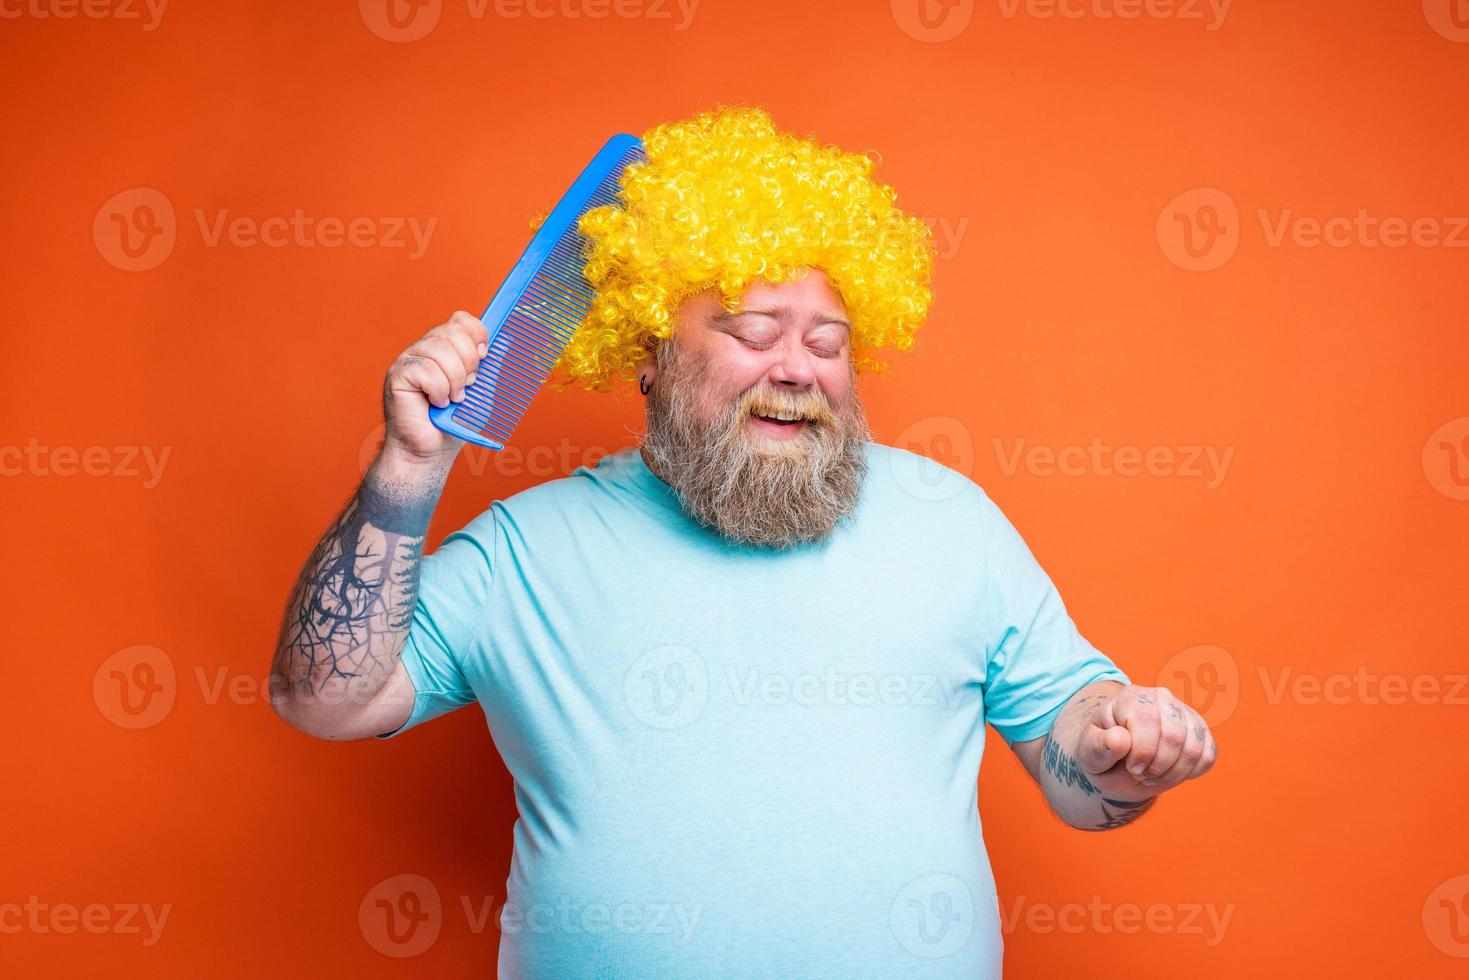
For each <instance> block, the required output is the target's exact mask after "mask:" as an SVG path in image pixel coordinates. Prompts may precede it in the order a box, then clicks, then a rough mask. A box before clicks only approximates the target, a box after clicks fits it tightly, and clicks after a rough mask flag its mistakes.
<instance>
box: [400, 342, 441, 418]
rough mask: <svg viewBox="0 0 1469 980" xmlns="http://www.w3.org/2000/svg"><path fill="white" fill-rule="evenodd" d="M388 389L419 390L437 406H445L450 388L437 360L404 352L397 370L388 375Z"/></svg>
mask: <svg viewBox="0 0 1469 980" xmlns="http://www.w3.org/2000/svg"><path fill="white" fill-rule="evenodd" d="M388 389H389V390H390V391H394V392H401V391H417V392H421V393H422V394H423V395H424V396H425V397H426V398H428V400H429V403H430V404H431V405H434V406H435V407H437V408H447V407H448V406H449V397H450V394H451V392H452V388H451V386H450V384H449V379H448V377H446V376H445V375H444V371H443V369H442V368H440V367H439V365H438V364H437V362H435V361H433V360H432V359H430V358H427V357H419V356H417V355H415V354H405V355H404V357H403V360H402V362H401V364H400V365H399V366H398V368H397V370H396V371H394V372H393V373H392V374H390V375H389V376H388Z"/></svg>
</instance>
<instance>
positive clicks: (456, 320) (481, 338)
mask: <svg viewBox="0 0 1469 980" xmlns="http://www.w3.org/2000/svg"><path fill="white" fill-rule="evenodd" d="M446 325H457V326H460V327H462V328H463V329H464V331H465V332H466V333H468V334H469V339H470V340H472V341H473V342H474V347H475V352H476V354H477V355H478V356H479V357H484V356H485V351H484V348H485V345H486V344H488V343H489V342H490V331H489V329H488V328H486V327H485V324H484V321H483V320H481V319H480V318H479V317H477V316H471V315H470V314H468V313H466V312H464V311H463V310H455V311H454V314H453V315H452V316H450V317H449V320H448V324H446Z"/></svg>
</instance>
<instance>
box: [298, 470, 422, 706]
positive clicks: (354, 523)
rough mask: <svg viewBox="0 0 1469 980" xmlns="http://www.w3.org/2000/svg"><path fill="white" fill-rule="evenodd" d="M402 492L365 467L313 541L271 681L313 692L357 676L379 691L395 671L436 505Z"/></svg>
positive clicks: (348, 683)
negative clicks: (406, 496)
mask: <svg viewBox="0 0 1469 980" xmlns="http://www.w3.org/2000/svg"><path fill="white" fill-rule="evenodd" d="M402 497H403V494H401V493H389V492H387V491H386V490H385V489H384V488H383V487H381V486H380V485H378V484H377V483H376V482H375V481H374V479H373V478H372V475H371V474H369V476H368V477H367V478H366V479H364V480H363V483H362V486H361V488H360V489H359V490H358V493H357V496H356V497H354V498H353V499H352V501H351V502H349V503H348V504H347V507H346V508H345V509H344V510H343V511H342V513H341V515H340V516H339V517H338V518H337V519H336V521H334V522H333V523H332V526H331V527H330V528H328V529H327V531H326V533H325V534H323V535H322V537H321V540H320V541H318V542H317V545H316V548H315V550H314V551H312V553H311V556H310V558H308V559H307V561H306V564H305V566H304V567H303V568H302V569H301V575H300V577H299V578H298V579H297V581H296V586H295V589H294V590H293V591H292V593H291V599H290V602H289V603H288V605H287V607H286V614H285V618H284V621H283V623H282V625H281V635H280V640H279V643H278V645H277V648H276V656H275V663H274V665H273V667H272V674H273V675H274V676H273V677H272V684H273V685H284V686H285V687H287V688H289V689H290V691H291V692H292V693H297V694H300V695H302V696H303V697H313V696H316V695H319V694H321V693H322V691H323V689H324V688H326V687H327V685H329V684H330V685H332V687H333V688H334V689H335V688H337V687H342V688H346V687H348V686H351V685H352V684H353V682H354V681H355V682H356V686H359V687H363V688H365V689H367V690H376V689H377V688H378V687H379V686H380V685H381V684H382V682H383V681H384V680H385V679H386V678H387V676H388V675H389V674H390V673H391V672H392V669H393V666H394V664H395V663H396V658H397V656H398V654H399V653H400V652H401V650H402V647H403V641H404V638H405V636H406V634H407V630H408V627H409V625H410V624H411V623H412V619H413V609H414V606H415V605H416V604H417V601H418V579H419V565H420V562H421V561H422V559H423V544H424V538H425V536H426V533H427V530H428V521H429V517H430V515H431V514H432V511H433V504H434V496H430V498H429V499H427V500H423V501H414V500H409V501H406V502H405V501H404V500H402ZM395 498H398V499H395ZM334 681H335V682H337V683H333V682H334ZM366 692H367V691H364V693H366Z"/></svg>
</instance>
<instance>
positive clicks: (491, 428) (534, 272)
mask: <svg viewBox="0 0 1469 980" xmlns="http://www.w3.org/2000/svg"><path fill="white" fill-rule="evenodd" d="M645 159H646V156H645V155H644V153H643V144H642V141H640V140H639V139H638V138H637V137H636V136H628V135H627V134H625V133H619V134H618V135H616V136H614V137H612V138H611V139H610V140H608V141H607V144H606V145H605V146H603V147H602V149H601V150H600V151H599V152H598V153H597V155H596V156H595V157H593V158H592V162H591V163H589V164H587V168H586V169H585V170H583V171H582V173H581V176H580V177H578V178H577V179H576V183H574V184H572V185H571V187H570V189H569V190H567V192H566V193H565V194H564V195H562V197H561V200H560V201H558V202H556V207H555V208H553V209H552V210H551V214H550V216H549V217H547V218H546V221H545V223H544V224H543V225H541V227H540V230H538V231H537V232H536V234H535V237H534V238H532V239H531V240H530V244H529V245H527V246H526V248H525V252H524V254H522V255H521V256H520V260H519V261H518V262H516V263H515V267H514V268H513V269H511V270H510V275H509V276H507V277H506V278H505V281H504V282H503V283H501V284H500V288H499V289H498V290H496V292H495V298H494V299H492V300H491V301H490V305H489V308H488V309H486V310H485V312H484V315H483V316H481V317H480V320H481V321H483V322H484V325H485V329H486V330H487V331H488V332H489V344H488V347H487V349H486V351H485V356H484V357H483V358H482V359H481V360H480V362H479V368H478V369H477V372H476V377H475V381H474V384H472V385H469V386H468V387H466V388H465V389H464V400H463V401H462V402H456V403H453V404H451V405H449V407H447V408H436V407H434V406H432V405H430V406H429V410H428V417H429V419H431V420H432V421H433V423H434V425H436V426H438V427H439V428H440V429H441V430H443V431H444V432H447V433H449V434H450V435H453V436H458V437H459V438H460V439H463V440H465V441H466V442H472V443H474V444H475V445H478V446H485V447H487V448H489V449H504V448H505V444H506V443H507V442H509V441H510V433H511V432H513V431H514V430H515V426H516V425H517V424H518V423H519V422H520V420H521V418H522V417H523V416H524V415H525V410H526V409H527V408H529V407H530V402H531V399H532V398H534V397H535V396H536V392H537V391H539V390H540V388H541V386H542V385H543V384H545V382H546V377H547V376H548V375H549V374H550V373H551V369H552V368H554V367H555V366H556V361H557V359H559V358H560V357H561V352H562V351H563V350H565V349H566V345H567V344H568V343H569V342H570V341H571V336H572V334H574V333H576V328H577V327H578V326H579V325H580V324H581V322H582V319H583V318H584V317H585V316H586V314H587V311H588V310H590V309H591V306H592V297H593V291H592V287H591V285H590V284H589V283H588V282H587V280H586V276H584V275H583V274H582V269H583V264H584V262H585V256H584V254H583V252H582V248H583V245H584V240H583V237H582V235H581V233H580V232H578V231H577V227H576V226H577V219H579V218H580V217H581V216H582V215H583V214H585V213H586V212H587V211H589V210H591V209H592V208H598V207H602V206H603V205H606V204H615V203H616V200H617V192H618V190H619V187H620V184H621V180H622V172H623V170H624V169H625V168H626V167H627V165H628V164H630V163H635V162H639V161H642V160H645Z"/></svg>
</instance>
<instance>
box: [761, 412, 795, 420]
mask: <svg viewBox="0 0 1469 980" xmlns="http://www.w3.org/2000/svg"><path fill="white" fill-rule="evenodd" d="M756 414H757V415H763V416H764V417H765V418H767V419H780V420H781V421H782V422H794V421H796V419H798V418H800V416H799V415H797V414H796V413H795V412H771V413H768V414H767V413H761V412H757V413H756Z"/></svg>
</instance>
